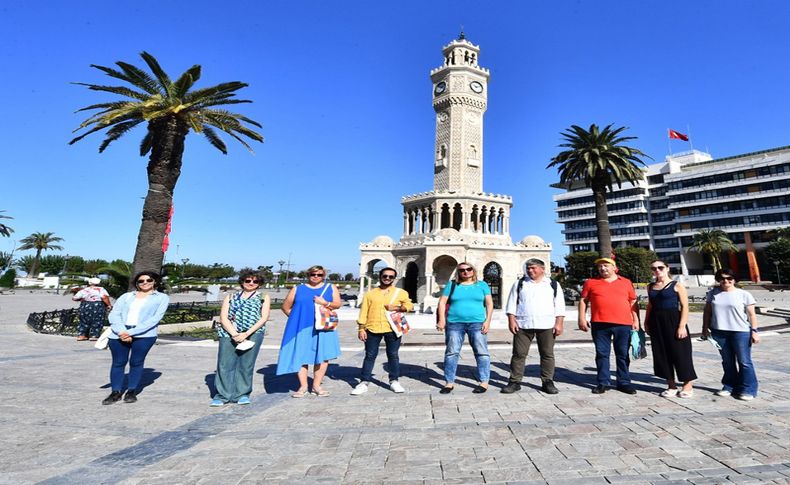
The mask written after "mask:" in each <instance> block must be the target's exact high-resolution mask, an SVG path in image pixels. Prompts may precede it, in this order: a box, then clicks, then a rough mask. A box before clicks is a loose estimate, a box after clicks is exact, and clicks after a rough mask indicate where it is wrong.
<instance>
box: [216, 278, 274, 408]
mask: <svg viewBox="0 0 790 485" xmlns="http://www.w3.org/2000/svg"><path fill="white" fill-rule="evenodd" d="M262 282H263V277H262V276H261V275H260V274H258V273H256V272H254V271H244V272H242V273H241V274H240V275H239V285H240V286H241V291H237V292H235V293H233V294H230V295H228V296H226V297H225V299H224V300H223V301H222V308H221V309H220V315H219V318H220V323H221V327H220V328H219V329H218V330H217V333H218V334H219V349H218V351H217V373H216V378H215V379H214V387H216V389H217V393H216V394H215V395H214V399H212V401H211V406H212V407H219V406H223V405H225V404H226V403H228V402H235V403H238V404H242V405H244V404H250V393H251V392H252V380H253V375H254V372H255V360H256V359H257V358H258V352H259V351H260V349H261V343H263V337H264V334H265V333H266V320H268V319H269V308H270V306H271V299H270V298H269V295H267V294H264V293H261V292H259V291H258V289H259V288H260V286H261V283H262ZM244 342H248V344H244ZM250 343H251V344H252V346H251V347H248V348H245V347H247V346H249V344H250Z"/></svg>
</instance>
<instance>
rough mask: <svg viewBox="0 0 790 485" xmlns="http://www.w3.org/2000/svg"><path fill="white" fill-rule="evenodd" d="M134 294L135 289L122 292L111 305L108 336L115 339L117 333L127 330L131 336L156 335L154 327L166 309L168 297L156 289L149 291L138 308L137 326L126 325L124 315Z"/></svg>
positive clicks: (127, 312)
mask: <svg viewBox="0 0 790 485" xmlns="http://www.w3.org/2000/svg"><path fill="white" fill-rule="evenodd" d="M136 294H137V292H136V291H130V292H129V293H124V294H123V295H121V296H120V298H118V300H117V301H116V302H115V305H113V307H112V311H111V312H110V316H109V320H110V328H112V333H111V334H110V338H113V339H117V338H118V335H120V334H122V333H123V332H127V333H128V334H129V335H131V336H132V337H156V328H157V326H158V325H159V321H160V320H161V319H162V317H163V316H164V314H165V311H167V305H168V304H169V303H170V298H169V297H168V296H167V295H165V294H164V293H159V292H158V291H154V292H153V293H151V296H149V297H148V298H146V299H145V303H143V307H142V308H141V309H140V317H139V319H138V322H137V326H135V327H127V326H126V317H127V315H128V314H129V306H130V305H131V304H132V302H133V301H134V298H135V295H136Z"/></svg>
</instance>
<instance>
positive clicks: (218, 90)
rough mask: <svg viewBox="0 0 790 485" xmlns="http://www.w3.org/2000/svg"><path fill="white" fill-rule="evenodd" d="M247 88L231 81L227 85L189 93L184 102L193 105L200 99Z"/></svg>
mask: <svg viewBox="0 0 790 485" xmlns="http://www.w3.org/2000/svg"><path fill="white" fill-rule="evenodd" d="M247 86H249V85H248V84H247V83H243V82H240V81H231V82H227V83H221V84H217V85H216V86H211V87H208V88H203V89H198V90H195V91H192V92H191V93H187V95H186V96H184V102H189V103H194V102H196V101H197V100H199V99H201V98H207V97H211V96H216V95H218V94H227V93H231V92H233V91H238V90H239V89H241V88H246V87H247Z"/></svg>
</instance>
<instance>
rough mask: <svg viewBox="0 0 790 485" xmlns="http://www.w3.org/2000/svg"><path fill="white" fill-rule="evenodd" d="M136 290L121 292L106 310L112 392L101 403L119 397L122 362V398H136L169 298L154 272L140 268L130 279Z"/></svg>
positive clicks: (128, 399) (119, 398)
mask: <svg viewBox="0 0 790 485" xmlns="http://www.w3.org/2000/svg"><path fill="white" fill-rule="evenodd" d="M133 281H134V282H135V287H136V288H137V291H130V292H129V293H124V294H123V295H121V297H120V298H118V300H117V301H116V302H115V307H114V308H113V309H112V312H110V328H111V329H112V332H111V333H110V352H111V353H112V367H111V368H110V385H111V388H112V392H111V393H110V395H109V396H107V398H106V399H104V401H102V404H113V403H116V402H118V401H120V400H121V395H122V394H123V378H124V374H125V372H126V364H127V363H128V364H129V381H128V385H127V386H126V389H127V391H126V396H124V397H123V401H124V402H127V403H132V402H136V401H137V393H138V392H139V390H140V381H141V380H142V377H143V365H144V364H145V356H146V355H148V351H149V350H151V347H153V345H154V343H155V342H156V329H157V326H158V325H159V321H160V320H162V317H163V316H164V315H165V312H166V311H167V305H168V303H170V298H168V297H167V295H165V294H164V293H160V292H158V291H157V287H158V286H159V283H160V282H161V281H162V279H161V277H160V276H159V274H158V273H154V272H153V271H143V272H141V273H138V274H137V275H136V276H135V277H134V280H133Z"/></svg>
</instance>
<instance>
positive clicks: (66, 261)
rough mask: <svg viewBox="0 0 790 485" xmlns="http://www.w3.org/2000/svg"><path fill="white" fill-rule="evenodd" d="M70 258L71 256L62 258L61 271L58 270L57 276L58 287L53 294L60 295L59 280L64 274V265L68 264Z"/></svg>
mask: <svg viewBox="0 0 790 485" xmlns="http://www.w3.org/2000/svg"><path fill="white" fill-rule="evenodd" d="M70 258H71V256H69V255H68V254H67V255H65V256H63V269H62V270H60V274H59V275H58V287H57V288H55V294H56V295H59V294H60V279H61V278H62V277H63V274H64V273H65V272H66V265H67V264H69V259H70Z"/></svg>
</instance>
